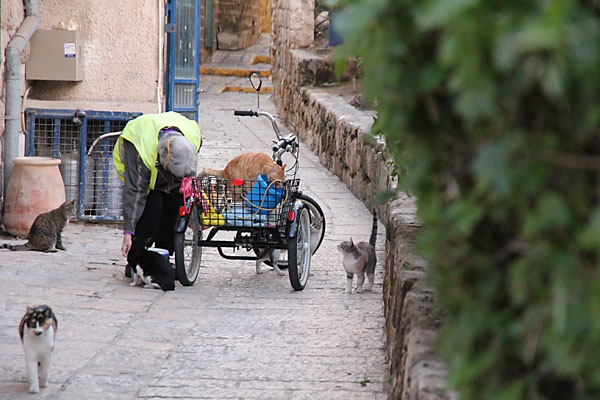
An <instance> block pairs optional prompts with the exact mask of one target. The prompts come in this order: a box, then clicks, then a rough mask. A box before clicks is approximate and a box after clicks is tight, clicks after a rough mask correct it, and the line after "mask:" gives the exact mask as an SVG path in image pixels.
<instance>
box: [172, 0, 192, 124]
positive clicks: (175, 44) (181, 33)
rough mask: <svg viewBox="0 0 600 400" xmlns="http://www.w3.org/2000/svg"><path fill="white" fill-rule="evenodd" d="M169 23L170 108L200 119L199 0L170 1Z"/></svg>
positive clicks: (190, 117)
mask: <svg viewBox="0 0 600 400" xmlns="http://www.w3.org/2000/svg"><path fill="white" fill-rule="evenodd" d="M166 20H167V25H166V27H165V30H166V32H167V93H166V95H167V107H166V109H167V111H177V112H179V113H181V114H183V115H185V116H186V117H188V118H189V119H193V120H196V121H197V120H198V105H197V104H198V73H199V64H200V0H169V1H168V2H167V4H166Z"/></svg>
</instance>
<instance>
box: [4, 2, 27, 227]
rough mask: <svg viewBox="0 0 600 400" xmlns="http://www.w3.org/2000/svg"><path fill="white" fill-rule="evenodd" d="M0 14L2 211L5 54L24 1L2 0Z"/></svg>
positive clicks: (20, 20) (20, 21)
mask: <svg viewBox="0 0 600 400" xmlns="http://www.w3.org/2000/svg"><path fill="white" fill-rule="evenodd" d="M0 7H1V10H0V14H1V17H2V19H1V24H0V25H1V26H2V28H1V29H2V31H1V32H0V38H1V39H2V40H1V41H0V43H1V44H0V46H1V49H0V50H1V51H2V53H0V134H1V135H0V211H1V210H2V207H3V199H2V195H3V193H4V189H3V185H4V157H2V155H3V154H4V147H3V144H4V138H3V137H2V136H3V135H4V113H5V111H6V109H5V108H6V104H5V97H4V96H5V93H4V90H5V89H4V87H5V75H4V73H5V64H4V62H5V54H6V47H7V46H8V43H9V42H10V39H12V37H13V35H14V34H15V32H16V31H17V29H19V26H20V25H21V23H22V22H23V19H24V18H25V10H24V8H23V1H22V0H2V1H1V2H0ZM25 50H26V51H29V46H27V48H26V49H25ZM22 72H23V76H24V75H25V66H23V70H22ZM23 82H25V79H23ZM1 219H2V215H1V213H0V220H1Z"/></svg>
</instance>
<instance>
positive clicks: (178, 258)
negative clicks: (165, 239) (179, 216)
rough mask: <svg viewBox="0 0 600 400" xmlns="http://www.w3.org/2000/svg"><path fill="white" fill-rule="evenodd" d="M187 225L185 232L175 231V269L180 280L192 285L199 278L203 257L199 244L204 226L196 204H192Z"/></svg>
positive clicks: (185, 284) (182, 282)
mask: <svg viewBox="0 0 600 400" xmlns="http://www.w3.org/2000/svg"><path fill="white" fill-rule="evenodd" d="M186 225H187V226H186V228H185V230H184V231H183V232H176V233H175V269H176V271H177V279H178V280H179V282H181V284H182V285H183V286H192V285H193V284H194V282H195V281H196V278H198V272H199V270H200V261H201V259H202V247H200V246H199V245H198V241H199V240H201V239H202V226H200V218H198V208H197V207H196V206H195V205H192V208H191V210H190V214H189V219H188V221H187V224H186Z"/></svg>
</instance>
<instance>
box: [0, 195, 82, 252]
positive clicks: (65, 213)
mask: <svg viewBox="0 0 600 400" xmlns="http://www.w3.org/2000/svg"><path fill="white" fill-rule="evenodd" d="M74 216H75V200H71V201H69V202H64V203H63V204H62V205H61V206H60V207H58V208H56V209H54V210H52V211H48V212H45V213H42V214H40V215H38V216H37V217H36V219H35V221H33V225H31V228H29V234H28V235H27V243H25V244H19V245H12V244H8V243H4V244H2V247H1V248H3V249H10V250H37V251H43V252H44V253H53V252H56V249H59V250H66V248H65V246H64V244H63V242H62V232H63V230H64V229H65V226H67V222H69V218H70V217H74Z"/></svg>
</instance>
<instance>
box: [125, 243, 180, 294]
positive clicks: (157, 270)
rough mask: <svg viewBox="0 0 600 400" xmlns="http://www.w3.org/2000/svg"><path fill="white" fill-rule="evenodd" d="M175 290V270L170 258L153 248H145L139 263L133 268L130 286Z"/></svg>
mask: <svg viewBox="0 0 600 400" xmlns="http://www.w3.org/2000/svg"><path fill="white" fill-rule="evenodd" d="M142 283H145V284H146V285H145V286H144V287H147V288H154V289H161V290H164V291H167V290H175V270H174V269H173V267H172V266H171V263H170V262H169V260H168V259H167V258H166V257H164V256H163V255H162V254H159V253H157V252H155V251H152V250H144V252H143V253H142V255H141V257H140V259H139V261H138V265H137V266H136V267H135V268H134V269H133V275H132V281H131V283H130V286H142Z"/></svg>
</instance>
